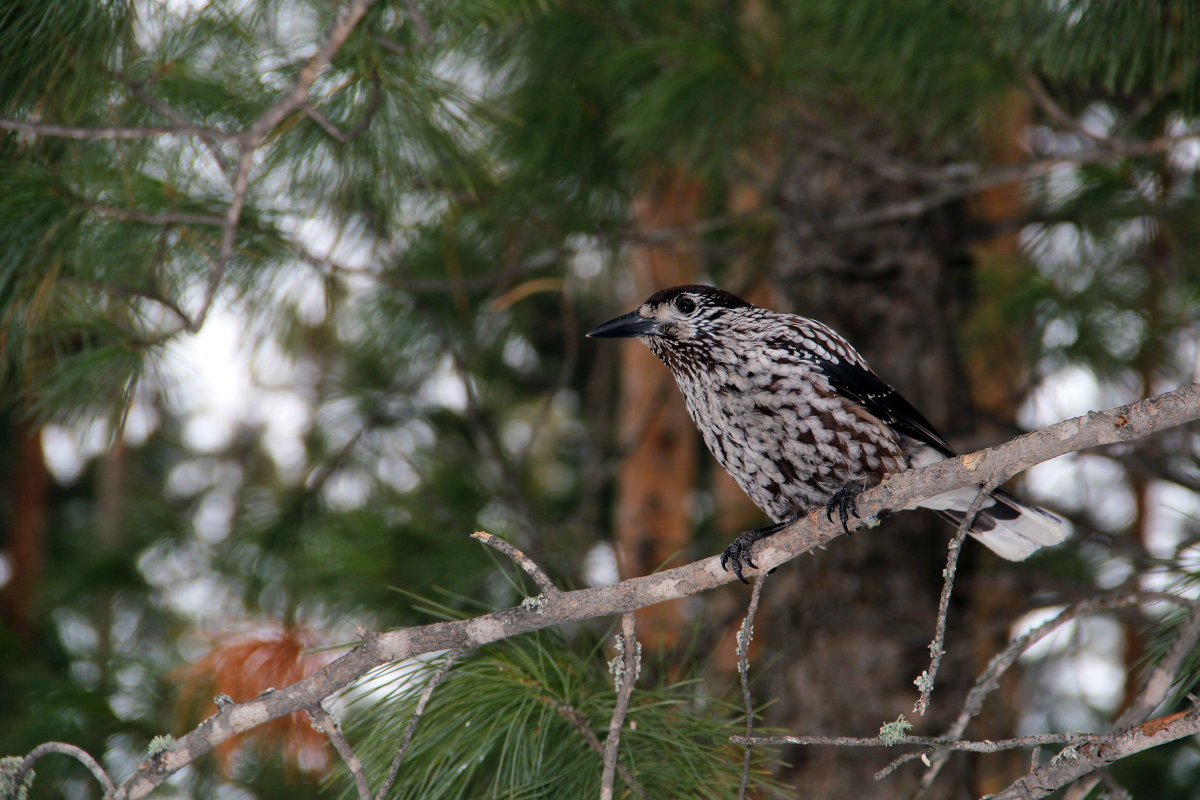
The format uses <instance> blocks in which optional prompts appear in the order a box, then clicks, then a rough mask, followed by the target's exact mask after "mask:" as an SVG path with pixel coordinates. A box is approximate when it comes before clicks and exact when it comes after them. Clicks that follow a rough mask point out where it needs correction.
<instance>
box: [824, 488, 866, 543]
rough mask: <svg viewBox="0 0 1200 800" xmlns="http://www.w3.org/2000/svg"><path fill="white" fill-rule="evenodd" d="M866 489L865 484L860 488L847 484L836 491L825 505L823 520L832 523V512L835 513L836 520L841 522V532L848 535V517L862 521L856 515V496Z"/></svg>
mask: <svg viewBox="0 0 1200 800" xmlns="http://www.w3.org/2000/svg"><path fill="white" fill-rule="evenodd" d="M866 488H867V484H865V483H864V484H862V485H861V486H860V485H859V484H856V483H847V484H846V485H845V486H843V487H842V488H840V489H838V490H837V491H836V492H834V493H833V496H832V497H830V498H829V502H828V503H826V504H825V518H826V519H828V520H829V521H830V522H832V521H833V512H834V511H837V513H838V519H840V520H841V521H842V530H843V531H845V532H846V533H850V525H849V521H850V517H854V518H855V519H862V518H861V517H860V516H859V515H858V495H859V494H860V493H862V492H863V491H864V490H865V489H866Z"/></svg>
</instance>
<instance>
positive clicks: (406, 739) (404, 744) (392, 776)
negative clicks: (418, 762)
mask: <svg viewBox="0 0 1200 800" xmlns="http://www.w3.org/2000/svg"><path fill="white" fill-rule="evenodd" d="M471 649H472V648H467V647H459V648H456V649H454V650H451V651H450V652H449V653H448V654H447V655H446V660H445V661H443V662H442V665H441V666H440V667H438V671H437V672H435V673H433V677H431V678H430V679H429V683H427V684H425V691H423V692H421V696H420V697H419V698H417V706H416V708H414V709H413V715H412V718H411V719H410V720H409V721H408V725H407V726H405V728H404V736H402V737H401V739H400V746H399V747H397V748H396V756H395V758H393V759H392V763H391V766H389V767H388V771H387V775H386V776H385V777H384V779H383V783H382V784H381V785H380V787H379V792H378V793H377V794H376V795H375V797H376V800H383V798H385V797H387V793H388V792H389V791H391V789H392V784H393V783H395V782H396V775H397V774H398V773H399V772H400V762H401V761H403V760H404V754H405V753H406V752H407V751H408V745H409V744H410V743H411V742H412V736H413V732H414V731H415V730H416V729H417V723H418V722H420V721H421V717H422V716H423V715H424V714H425V706H427V705H428V704H429V698H431V697H433V690H434V689H436V688H437V687H438V684H439V683H441V682H442V680H443V679H445V677H446V675H448V674H449V673H450V668H451V667H453V666H454V662H455V661H458V659H459V658H460V657H462V655H463V654H464V653H466V652H469V650H471ZM368 796H369V793H368Z"/></svg>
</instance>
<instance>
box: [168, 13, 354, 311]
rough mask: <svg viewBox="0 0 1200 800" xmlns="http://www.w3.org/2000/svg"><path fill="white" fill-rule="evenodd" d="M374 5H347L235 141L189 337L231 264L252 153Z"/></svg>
mask: <svg viewBox="0 0 1200 800" xmlns="http://www.w3.org/2000/svg"><path fill="white" fill-rule="evenodd" d="M376 2H377V0H355V2H353V3H351V4H350V5H348V6H347V7H346V9H345V11H343V12H342V15H341V16H340V17H339V18H338V21H337V22H335V23H334V25H333V27H332V28H330V29H329V32H328V33H327V34H326V36H325V42H324V43H323V44H322V45H321V46H320V47H319V48H318V49H317V52H315V53H313V55H312V56H311V57H310V58H309V59H308V61H307V62H306V63H305V65H304V66H303V67H301V68H300V71H299V72H298V73H297V74H296V78H295V80H293V81H292V85H291V86H290V87H288V89H287V90H286V91H285V92H284V93H283V94H282V95H280V96H279V98H278V99H277V100H276V101H275V102H274V103H272V104H271V106H270V107H269V108H267V110H266V111H264V112H263V113H262V114H261V115H260V116H259V117H258V119H256V120H255V121H254V123H253V124H252V125H251V126H250V128H249V129H248V130H247V131H245V132H244V133H242V134H240V135H239V136H238V137H237V139H238V158H237V167H236V169H235V170H234V174H233V180H232V181H231V184H232V197H231V198H230V200H229V206H228V208H227V209H226V211H225V219H224V221H223V224H224V229H223V230H222V232H221V249H220V254H219V256H218V257H217V263H216V265H215V266H214V267H213V271H212V273H211V274H210V275H209V277H208V283H207V285H206V286H205V288H204V301H203V303H202V305H201V306H200V310H199V311H198V312H197V314H196V316H195V324H194V325H193V326H192V328H191V331H192V332H193V333H195V332H196V331H197V330H199V329H200V327H201V326H202V325H203V324H204V320H205V319H206V318H207V317H208V312H209V311H210V310H211V308H212V304H213V301H214V300H215V299H216V296H217V289H218V288H220V285H221V281H222V279H223V278H224V277H225V270H226V269H228V267H229V262H230V261H232V260H233V248H234V244H235V242H236V239H237V228H238V223H239V222H240V221H241V218H242V211H243V209H244V208H245V207H246V195H247V193H248V192H249V191H250V169H251V167H252V166H253V165H254V154H255V152H256V151H257V150H258V148H259V147H260V146H261V145H262V143H263V141H264V140H265V139H266V136H267V134H268V133H270V131H271V130H272V129H273V128H274V127H275V126H276V125H278V124H279V123H280V122H282V121H283V120H284V119H285V118H286V117H287V115H288V114H291V113H292V112H293V111H295V110H297V109H299V108H301V107H302V106H303V105H304V102H305V99H306V98H307V97H308V91H309V89H311V88H312V85H313V83H314V82H315V81H316V80H317V76H318V75H320V74H321V71H322V70H323V69H324V68H325V67H326V66H328V64H329V62H330V61H331V60H332V59H333V56H334V54H335V53H337V51H338V49H339V48H340V47H341V46H342V44H344V43H345V41H346V38H347V37H348V36H349V35H350V33H351V31H353V30H354V28H355V26H356V25H358V22H359V20H361V19H362V17H363V15H364V14H366V13H367V9H369V8H370V7H371V6H373V5H374V4H375V3H376Z"/></svg>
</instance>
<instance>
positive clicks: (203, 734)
mask: <svg viewBox="0 0 1200 800" xmlns="http://www.w3.org/2000/svg"><path fill="white" fill-rule="evenodd" d="M1197 419H1200V385H1197V384H1192V385H1189V386H1184V387H1182V388H1180V389H1177V390H1175V391H1173V392H1168V393H1166V394H1161V395H1158V396H1155V397H1152V398H1149V399H1147V400H1143V401H1141V402H1138V403H1134V404H1132V405H1128V406H1122V407H1120V408H1116V409H1112V410H1111V411H1104V412H1093V413H1090V414H1087V415H1084V416H1082V417H1076V418H1074V419H1069V420H1066V421H1064V422H1060V423H1057V424H1055V425H1050V426H1048V427H1046V428H1043V429H1041V430H1038V431H1034V432H1033V433H1029V434H1026V435H1024V436H1021V437H1019V438H1017V439H1014V440H1012V441H1010V442H1007V443H1005V444H1002V445H999V446H997V447H994V448H991V449H989V450H981V451H979V452H977V453H971V454H968V455H965V456H960V457H957V458H953V459H949V460H947V461H944V462H941V463H939V464H933V465H931V466H928V467H924V468H922V469H919V470H909V471H908V472H905V473H903V474H901V475H897V476H894V477H891V478H889V479H888V480H887V481H885V482H884V483H883V484H882V485H880V486H877V487H875V488H872V489H869V490H867V491H866V492H864V493H863V494H862V495H861V497H860V498H859V508H860V510H861V511H862V512H863V513H864V515H865V516H868V517H869V516H871V515H872V514H877V513H880V512H881V511H883V510H884V509H899V508H907V507H910V506H912V505H914V504H916V503H917V502H919V501H921V500H924V499H927V498H929V497H933V496H934V495H937V494H941V493H943V492H946V491H951V490H953V489H956V488H961V487H963V486H970V485H976V486H977V485H981V484H986V483H990V482H994V481H1003V480H1004V479H1006V478H1008V477H1011V476H1012V475H1014V474H1016V473H1017V472H1020V471H1021V470H1023V469H1027V468H1028V467H1031V466H1033V465H1035V464H1039V463H1041V462H1043V461H1047V460H1049V459H1051V458H1054V457H1056V456H1060V455H1063V454H1065V453H1070V452H1074V451H1077V450H1082V449H1085V448H1088V447H1095V446H1098V445H1104V444H1112V443H1114V442H1123V441H1130V440H1133V439H1139V438H1142V437H1145V436H1149V435H1150V434H1152V433H1156V432H1161V431H1164V430H1167V429H1169V428H1173V427H1176V426H1179V425H1182V424H1185V423H1188V422H1194V421H1196V420H1197ZM841 533H842V531H841V525H840V523H839V522H832V521H829V520H827V519H825V517H824V514H823V512H821V511H814V512H813V513H812V514H809V515H808V516H807V517H804V518H802V519H800V520H798V521H797V522H796V523H795V524H793V525H791V526H789V527H788V528H785V529H784V530H782V531H780V532H779V533H777V534H776V535H774V536H772V537H771V538H770V539H766V540H764V541H762V542H759V543H758V544H757V545H756V547H755V553H754V558H755V561H756V562H757V563H758V564H759V565H760V566H761V568H762V570H769V569H772V568H774V567H777V566H779V565H780V564H782V563H784V562H786V561H789V560H791V559H793V558H795V557H797V556H799V555H801V554H803V553H811V552H814V551H816V550H818V549H819V548H821V547H823V546H825V545H827V544H828V543H829V542H830V541H832V540H833V539H835V538H837V537H838V536H839V535H841ZM733 580H736V579H735V578H734V577H733V575H732V574H731V573H728V572H725V571H723V570H722V569H721V566H720V560H719V558H718V557H716V556H713V557H711V558H706V559H702V560H700V561H697V562H694V563H691V564H687V565H685V566H682V567H676V568H674V569H669V570H664V571H662V572H658V573H655V574H653V575H647V576H644V577H640V578H631V579H629V580H625V581H622V582H620V583H617V584H613V585H610V586H598V587H592V588H588V589H579V590H576V591H571V592H563V593H562V594H561V595H560V596H559V597H557V598H556V599H555V600H554V601H553V602H551V603H549V604H547V605H546V606H545V607H543V608H540V609H535V608H520V607H516V608H507V609H503V610H501V611H496V612H493V613H491V614H484V615H482V616H479V617H474V618H472V619H466V620H456V621H453V622H439V623H434V624H431V625H421V626H417V627H413V628H405V629H402V630H396V631H388V632H386V633H381V634H378V635H373V636H370V637H367V639H366V640H365V641H364V642H363V643H362V644H360V645H359V646H358V647H355V648H354V649H353V650H351V651H350V652H348V653H346V654H345V655H343V656H342V657H340V658H338V659H337V660H335V661H333V662H331V663H330V664H328V665H326V666H325V667H324V668H322V669H321V670H319V671H317V672H316V673H314V674H313V675H311V676H309V677H308V678H305V679H304V680H301V681H298V682H297V683H294V684H292V685H291V686H287V687H284V688H283V689H280V690H279V691H276V692H272V693H270V694H267V695H264V696H261V697H256V698H254V699H253V700H249V701H247V702H245V703H239V704H236V705H233V706H230V707H228V708H225V709H222V710H221V711H220V712H218V713H217V714H216V715H214V716H213V717H210V718H209V719H207V720H205V721H204V722H203V723H201V725H200V726H199V727H197V728H196V729H194V730H192V731H191V732H189V733H188V734H186V735H184V736H182V737H180V738H179V739H178V740H176V741H175V742H174V743H173V744H172V745H171V746H170V747H169V748H168V749H167V750H165V751H164V752H163V753H161V754H160V755H159V756H156V757H155V758H154V759H150V760H148V761H147V762H146V763H145V764H143V765H142V766H141V767H139V768H138V769H137V771H136V772H135V773H134V774H133V775H132V776H131V777H130V779H129V780H128V781H127V782H126V783H125V784H124V785H123V786H122V787H121V788H120V789H119V790H118V793H117V800H135V798H140V797H144V796H145V795H146V794H147V793H149V792H150V790H151V789H153V788H154V787H155V786H157V785H159V784H161V783H162V782H163V781H164V780H166V779H167V777H169V776H170V775H171V774H173V773H174V772H176V771H178V770H179V769H181V768H182V767H184V766H186V765H187V764H189V763H191V762H192V761H194V760H195V759H196V758H198V757H199V756H201V755H203V754H204V753H207V752H209V751H210V750H212V749H213V748H215V747H216V746H218V745H219V744H221V743H222V742H225V741H227V740H228V739H229V738H230V737H232V736H234V735H236V734H238V733H241V732H243V731H247V730H250V729H252V728H255V727H258V726H259V725H262V724H264V723H266V722H269V721H270V720H273V719H277V718H279V717H281V716H283V715H285V714H290V713H293V712H295V711H300V710H303V709H305V708H309V707H311V706H312V705H313V704H315V703H317V702H319V701H320V700H321V699H323V698H325V697H328V696H329V695H330V694H332V693H334V692H336V691H338V690H340V689H342V688H344V687H345V686H347V685H348V684H349V683H351V682H352V681H354V680H356V679H358V678H360V677H361V676H362V675H364V674H366V672H367V671H369V670H371V669H373V668H375V667H377V666H379V665H380V664H384V663H387V662H390V661H395V660H397V659H402V658H410V657H412V656H415V655H419V654H421V653H428V652H432V651H436V650H447V649H453V648H455V647H459V646H461V645H463V644H464V643H466V644H467V645H468V646H480V645H484V644H488V643H490V642H495V641H499V640H501V639H507V638H510V637H513V636H517V635H519V634H522V633H528V632H531V631H535V630H541V629H543V628H548V627H551V626H555V625H561V624H564V623H567V622H574V621H579V620H584V619H591V618H594V617H602V616H611V615H614V614H623V613H625V612H627V611H634V610H637V609H639V608H645V607H646V606H650V605H654V604H656V603H661V602H664V601H667V600H675V599H678V598H681V597H688V596H691V595H694V594H699V593H700V592H703V591H707V590H709V589H712V588H714V587H716V586H720V585H722V584H725V583H729V582H730V581H733Z"/></svg>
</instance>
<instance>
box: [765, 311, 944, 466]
mask: <svg viewBox="0 0 1200 800" xmlns="http://www.w3.org/2000/svg"><path fill="white" fill-rule="evenodd" d="M789 327H791V328H792V329H793V331H794V337H795V338H792V337H789V340H790V342H791V344H790V346H788V347H787V349H789V350H791V351H792V353H793V354H794V355H796V356H799V357H800V358H801V359H803V360H804V361H807V362H808V363H809V364H811V365H812V366H813V367H814V368H815V369H816V370H817V371H819V372H820V373H821V374H823V375H824V376H825V377H826V378H828V379H829V384H830V386H832V387H833V390H834V391H835V392H837V393H838V394H841V395H842V396H844V397H846V398H848V399H850V400H853V401H854V402H856V403H858V404H859V405H861V406H862V407H863V408H865V409H866V410H867V412H868V413H870V414H871V415H872V416H874V417H875V418H877V419H878V420H879V421H881V422H883V423H885V424H887V425H890V426H891V427H892V428H894V429H895V430H896V431H897V432H899V433H902V434H904V435H905V436H908V437H911V438H913V439H916V440H917V441H919V442H924V443H925V444H927V445H929V446H930V447H932V448H934V449H935V450H937V451H939V452H940V453H942V454H943V455H945V456H953V455H954V450H953V449H952V448H951V447H950V445H949V444H947V443H946V440H945V439H943V438H942V437H941V436H940V435H939V434H938V432H937V431H936V430H934V429H933V425H931V424H930V423H929V420H927V419H925V417H924V416H923V415H922V414H921V412H920V411H917V409H915V408H913V406H912V403H910V402H908V401H907V400H905V399H904V398H903V397H902V396H901V395H900V393H899V392H897V391H896V390H895V389H893V388H892V387H891V386H888V385H887V384H886V383H884V382H883V381H882V380H880V378H879V376H878V375H876V374H875V373H874V372H872V371H871V368H870V367H868V366H867V362H866V361H864V360H863V357H862V356H860V355H859V354H858V352H857V351H856V350H855V349H854V348H853V347H851V346H850V343H849V342H847V341H846V340H845V339H843V338H842V337H841V336H839V335H838V334H837V333H836V332H834V331H833V330H832V329H831V328H828V327H827V326H825V325H822V324H821V323H819V322H816V321H815V320H808V319H804V318H802V317H797V318H793V321H792V323H791V325H790V326H789ZM795 342H800V343H801V345H802V346H801V347H796V346H795ZM779 343H780V344H782V342H779Z"/></svg>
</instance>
